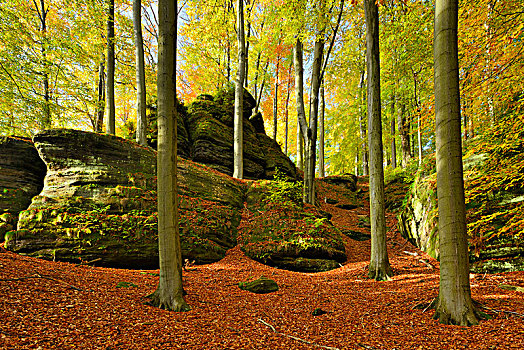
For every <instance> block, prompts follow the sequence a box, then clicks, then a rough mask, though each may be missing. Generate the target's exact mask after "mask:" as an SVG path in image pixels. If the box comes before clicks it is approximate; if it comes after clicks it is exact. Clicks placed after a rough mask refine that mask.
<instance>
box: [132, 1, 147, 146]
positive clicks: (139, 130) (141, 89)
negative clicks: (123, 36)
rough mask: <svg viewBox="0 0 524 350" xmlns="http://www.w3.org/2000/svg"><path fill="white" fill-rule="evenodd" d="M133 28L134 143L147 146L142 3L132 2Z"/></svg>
mask: <svg viewBox="0 0 524 350" xmlns="http://www.w3.org/2000/svg"><path fill="white" fill-rule="evenodd" d="M133 28H134V32H135V57H136V90H137V91H136V95H137V96H136V97H137V98H136V100H137V101H136V142H137V143H138V144H139V145H141V146H147V139H146V130H147V120H146V73H145V63H144V41H143V39H142V3H141V0H133Z"/></svg>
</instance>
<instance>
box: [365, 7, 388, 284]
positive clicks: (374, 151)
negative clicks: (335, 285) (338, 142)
mask: <svg viewBox="0 0 524 350" xmlns="http://www.w3.org/2000/svg"><path fill="white" fill-rule="evenodd" d="M364 10H365V16H366V63H367V71H368V89H367V93H368V98H367V103H368V129H369V136H368V138H369V160H370V165H369V204H370V212H371V260H370V263H369V274H368V275H369V278H374V279H375V280H377V281H380V280H386V279H388V278H389V277H390V276H392V271H391V267H390V265H389V259H388V253H387V248H386V212H385V206H384V167H383V164H382V162H383V153H382V152H383V151H382V121H381V115H380V110H381V107H380V51H379V28H378V7H377V4H376V3H375V0H364Z"/></svg>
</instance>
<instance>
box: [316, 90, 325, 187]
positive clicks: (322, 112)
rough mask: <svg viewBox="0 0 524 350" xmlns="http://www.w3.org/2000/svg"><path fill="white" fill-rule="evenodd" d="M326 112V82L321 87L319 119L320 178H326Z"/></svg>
mask: <svg viewBox="0 0 524 350" xmlns="http://www.w3.org/2000/svg"><path fill="white" fill-rule="evenodd" d="M325 112H326V100H325V96H324V82H322V85H321V86H320V112H319V118H318V171H319V177H324V176H326V169H325V164H324V117H325Z"/></svg>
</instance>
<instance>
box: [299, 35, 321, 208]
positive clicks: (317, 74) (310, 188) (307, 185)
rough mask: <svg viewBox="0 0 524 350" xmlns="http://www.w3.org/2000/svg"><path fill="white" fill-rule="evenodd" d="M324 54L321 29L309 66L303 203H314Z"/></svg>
mask: <svg viewBox="0 0 524 350" xmlns="http://www.w3.org/2000/svg"><path fill="white" fill-rule="evenodd" d="M323 55H324V39H323V31H321V32H320V35H319V36H318V39H317V40H316V41H315V48H314V50H313V65H312V67H311V97H310V104H309V128H308V131H307V133H306V135H307V137H306V138H305V141H306V163H305V164H306V166H305V172H304V203H309V204H313V205H314V204H315V165H316V164H315V163H316V151H317V133H318V105H319V93H320V83H321V80H320V79H321V70H322V58H323Z"/></svg>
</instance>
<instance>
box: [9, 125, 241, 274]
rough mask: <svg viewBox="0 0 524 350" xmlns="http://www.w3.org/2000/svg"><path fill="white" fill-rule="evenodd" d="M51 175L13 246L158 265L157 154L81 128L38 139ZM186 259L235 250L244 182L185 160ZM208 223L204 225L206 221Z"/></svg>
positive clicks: (58, 255)
mask: <svg viewBox="0 0 524 350" xmlns="http://www.w3.org/2000/svg"><path fill="white" fill-rule="evenodd" d="M34 140H35V145H36V147H37V149H38V151H39V153H40V154H41V156H42V158H43V159H44V161H45V163H46V165H47V168H48V172H47V175H46V178H45V186H44V189H43V190H42V192H41V193H40V195H38V196H36V197H34V199H33V202H32V204H31V205H30V207H29V209H28V210H25V211H23V212H22V213H21V214H20V221H19V223H18V231H17V232H16V233H13V234H11V236H10V237H8V241H7V242H6V247H7V248H8V249H11V250H13V251H16V252H20V253H25V254H28V255H31V256H36V257H44V258H47V259H60V260H66V261H74V262H79V261H80V260H84V261H91V260H99V261H100V262H99V264H100V265H106V266H121V267H142V268H146V267H155V266H156V265H157V264H158V253H157V250H158V247H157V239H156V236H157V226H156V225H157V219H156V178H155V176H156V157H155V153H154V151H152V150H151V149H148V148H143V147H140V146H138V145H137V144H135V143H134V142H129V141H125V140H123V139H120V138H118V137H114V136H110V135H99V134H94V133H89V132H82V131H74V130H48V131H44V132H41V133H39V134H37V135H36V136H35V138H34ZM178 170H179V184H180V186H179V188H180V195H181V197H180V216H181V219H180V227H181V234H182V250H183V256H184V258H187V259H189V260H196V261H197V262H199V263H207V262H212V261H216V260H219V259H221V258H222V257H223V256H224V255H225V252H226V250H227V249H229V248H232V247H233V246H235V245H236V236H235V233H236V227H237V226H238V224H239V221H240V215H239V214H238V209H236V210H235V208H239V207H240V206H241V205H242V203H243V199H242V198H243V197H242V196H243V193H244V190H243V186H244V185H243V184H242V183H240V182H238V181H235V180H233V179H231V178H229V177H228V176H226V175H223V174H221V173H218V172H215V171H213V170H212V169H209V168H206V167H203V166H200V165H197V164H194V163H192V162H189V161H184V160H181V161H180V162H179V166H178ZM202 218H204V219H202Z"/></svg>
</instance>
